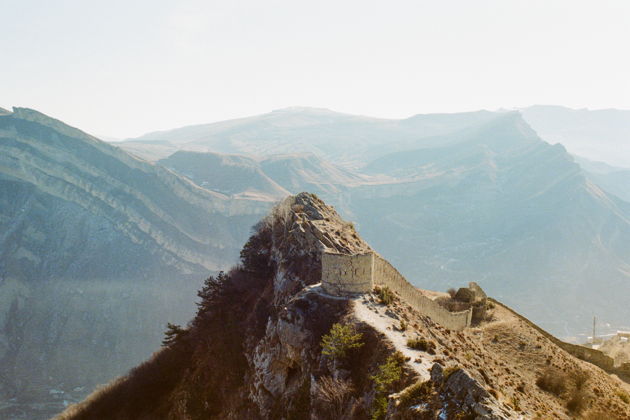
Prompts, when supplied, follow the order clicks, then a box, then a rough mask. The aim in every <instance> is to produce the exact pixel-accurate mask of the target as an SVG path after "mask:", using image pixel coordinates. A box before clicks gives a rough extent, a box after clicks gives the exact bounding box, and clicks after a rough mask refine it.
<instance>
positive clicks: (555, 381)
mask: <svg viewBox="0 0 630 420" xmlns="http://www.w3.org/2000/svg"><path fill="white" fill-rule="evenodd" d="M567 382H568V378H567V374H566V373H564V372H562V371H560V370H558V369H552V368H547V369H545V370H544V371H543V373H542V374H541V375H540V376H539V377H538V379H536V385H538V387H539V388H540V389H542V390H543V391H547V392H550V393H552V394H554V395H556V396H560V395H561V394H562V393H563V392H564V391H566V389H567Z"/></svg>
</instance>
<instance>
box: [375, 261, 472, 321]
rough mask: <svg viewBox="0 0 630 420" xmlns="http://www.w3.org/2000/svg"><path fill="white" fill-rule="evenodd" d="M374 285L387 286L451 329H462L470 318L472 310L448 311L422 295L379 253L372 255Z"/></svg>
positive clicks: (418, 309) (415, 307) (421, 311)
mask: <svg viewBox="0 0 630 420" xmlns="http://www.w3.org/2000/svg"><path fill="white" fill-rule="evenodd" d="M373 283H374V286H381V287H385V286H386V287H389V288H390V289H391V290H393V291H395V292H397V293H398V294H399V295H400V297H401V298H402V300H403V301H405V302H406V303H407V304H409V305H410V306H411V307H412V308H414V309H416V310H417V311H418V312H420V313H421V314H423V315H427V316H428V317H429V318H431V319H432V320H433V321H435V322H437V323H438V324H440V325H442V326H444V327H446V328H448V329H451V330H463V329H464V328H466V327H468V326H469V325H470V323H471V320H472V310H470V309H468V310H466V311H463V312H450V311H448V310H447V309H445V308H443V307H442V306H440V305H439V304H438V303H436V302H434V301H433V300H431V299H430V298H428V297H426V296H424V295H423V294H422V292H420V291H419V290H418V289H417V288H415V287H414V286H412V285H411V284H410V283H409V282H408V281H407V280H406V279H405V278H404V277H403V275H402V274H400V273H399V272H398V270H396V269H395V268H394V267H393V266H392V265H391V264H390V263H389V262H388V261H387V260H385V259H383V258H382V257H381V256H379V255H376V254H375V255H374V263H373Z"/></svg>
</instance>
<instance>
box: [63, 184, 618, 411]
mask: <svg viewBox="0 0 630 420" xmlns="http://www.w3.org/2000/svg"><path fill="white" fill-rule="evenodd" d="M323 255H336V256H337V257H339V258H340V259H339V260H335V261H341V260H343V258H349V259H351V260H352V258H353V257H358V256H364V255H370V256H372V257H371V259H370V261H375V260H376V256H377V255H378V254H376V253H375V251H374V250H373V249H372V248H371V247H370V246H369V245H368V244H367V243H366V242H365V241H363V240H362V239H361V237H360V236H359V235H358V233H357V232H356V231H355V229H354V227H353V225H352V224H351V223H348V222H345V221H344V220H342V219H341V218H340V217H339V215H338V214H337V213H336V212H335V210H334V209H333V208H332V207H330V206H328V205H326V204H325V203H324V202H322V201H321V200H320V199H319V198H317V197H316V196H314V195H311V194H307V193H301V194H298V195H296V196H291V197H289V198H287V199H286V200H284V201H283V202H282V203H281V204H279V205H278V206H276V207H275V209H274V210H273V211H272V212H271V213H270V214H269V215H268V216H267V217H266V218H264V219H263V220H262V221H261V222H259V223H258V224H257V225H256V229H255V232H254V234H253V235H252V236H251V237H250V239H249V240H248V241H247V243H246V244H245V246H244V247H243V249H242V251H241V254H240V260H241V261H240V264H239V265H237V266H235V267H234V268H232V269H231V270H230V271H228V272H225V273H223V272H222V273H220V274H219V275H217V276H213V277H210V278H208V279H207V280H206V282H205V283H204V286H203V288H202V289H201V290H200V291H199V297H200V301H199V303H198V305H197V313H196V315H195V317H194V318H193V320H192V321H191V322H190V323H189V324H188V325H187V326H185V327H181V326H178V325H171V326H170V328H169V330H168V331H167V333H166V336H165V338H164V341H163V346H162V348H161V349H159V350H158V351H156V353H155V354H154V355H153V356H152V358H151V359H149V360H147V361H146V362H145V363H143V364H141V365H139V366H137V367H136V368H134V369H132V370H131V371H130V372H129V373H128V374H127V375H125V376H122V377H120V378H119V379H117V380H115V381H113V382H112V383H110V384H109V385H107V386H106V387H103V388H101V389H100V390H98V391H97V392H95V393H94V394H92V395H91V396H90V397H88V399H87V400H85V401H84V402H82V403H79V404H76V405H72V406H70V407H69V408H68V409H67V410H66V411H65V412H64V413H62V414H60V415H59V416H58V417H57V419H59V420H70V419H72V420H79V419H168V418H172V419H206V418H217V419H366V418H372V419H455V418H457V419H523V418H528V419H550V418H558V419H569V418H573V417H576V416H578V415H584V416H590V417H588V418H603V417H598V416H602V415H606V416H607V417H606V418H615V417H616V418H620V419H621V418H628V416H630V405H629V404H628V403H627V402H626V401H627V399H628V389H627V384H626V383H624V382H622V381H621V380H620V379H618V378H616V377H612V376H610V375H609V373H607V372H606V371H604V370H603V369H601V368H600V367H598V366H596V365H595V364H592V363H589V362H587V361H584V360H579V359H578V358H576V357H575V356H573V355H572V351H573V350H571V348H569V347H566V348H565V347H561V346H562V343H561V342H559V341H558V340H555V339H553V337H551V336H549V335H548V334H546V333H545V332H544V331H542V330H540V329H539V328H538V327H536V326H535V325H533V324H532V323H531V322H529V321H528V320H527V319H525V318H523V317H521V316H520V315H518V314H517V313H515V312H513V311H511V310H510V309H509V308H507V307H506V306H504V305H502V304H500V303H499V302H497V301H495V300H493V299H491V298H489V297H487V296H485V294H484V293H483V291H482V290H481V288H480V287H479V286H477V285H475V284H471V285H469V286H468V287H462V288H461V289H460V290H459V291H453V292H452V293H450V294H446V293H438V292H432V291H429V290H422V289H415V292H414V293H417V294H419V295H422V297H423V298H424V299H427V300H430V301H431V302H433V303H435V304H437V305H439V306H440V307H441V308H443V309H444V310H446V311H448V312H451V313H453V314H459V313H462V312H466V311H471V313H472V318H470V319H469V321H470V324H469V325H466V326H465V327H464V328H460V329H457V330H455V329H450V328H447V327H445V326H444V325H442V324H441V323H440V322H439V321H437V320H436V319H435V317H432V316H431V314H429V312H427V311H426V310H425V309H424V307H422V306H421V305H418V304H416V303H414V302H412V301H411V300H410V298H409V294H404V293H399V292H398V291H397V287H398V286H395V283H393V282H391V283H379V284H380V285H377V286H376V287H374V288H373V289H371V290H367V291H364V292H362V293H339V292H342V290H338V291H331V289H329V288H327V287H325V283H326V282H330V281H334V279H335V277H334V276H333V275H331V274H330V270H328V271H327V272H328V274H325V273H324V271H326V270H327V264H328V263H327V262H326V261H324V259H323V258H322V256H323ZM352 261H353V260H352ZM370 264H371V265H369V264H368V265H364V266H352V267H345V268H343V269H341V270H340V271H338V275H339V276H344V278H346V279H350V278H355V277H356V278H357V280H361V278H362V277H363V276H365V275H366V273H370V274H369V275H370V276H371V277H370V278H371V279H372V281H373V282H377V280H376V279H377V278H378V275H379V274H378V273H380V272H381V271H379V270H377V264H376V263H374V262H372V263H370ZM370 270H371V271H370ZM322 280H324V284H322ZM403 281H404V278H402V279H401V280H400V282H401V283H400V284H401V285H402V284H404V283H402V282H403ZM339 284H342V283H339ZM344 284H346V285H347V282H346V283H344ZM386 284H390V285H391V286H392V287H389V286H387V285H386ZM343 287H346V286H343ZM400 290H403V289H402V286H401V288H400ZM467 319H468V318H467ZM581 357H582V358H583V359H588V358H589V357H590V356H589V354H587V353H585V354H582V355H581ZM592 361H593V362H595V360H592ZM602 413H604V414H602Z"/></svg>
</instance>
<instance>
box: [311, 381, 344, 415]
mask: <svg viewBox="0 0 630 420" xmlns="http://www.w3.org/2000/svg"><path fill="white" fill-rule="evenodd" d="M352 392H353V388H352V384H351V383H350V381H346V380H343V379H335V378H332V377H330V376H322V377H321V378H320V379H319V381H317V383H316V386H315V398H316V400H317V401H318V402H319V403H320V404H321V405H322V406H323V408H324V412H325V413H326V414H327V417H328V418H330V419H338V418H340V417H342V415H343V412H344V408H345V407H346V405H347V403H348V401H349V399H350V396H351V394H352Z"/></svg>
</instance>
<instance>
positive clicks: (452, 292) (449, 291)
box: [446, 287, 457, 299]
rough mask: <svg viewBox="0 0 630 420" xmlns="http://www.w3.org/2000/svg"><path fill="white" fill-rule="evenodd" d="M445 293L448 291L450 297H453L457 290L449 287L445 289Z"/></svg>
mask: <svg viewBox="0 0 630 420" xmlns="http://www.w3.org/2000/svg"><path fill="white" fill-rule="evenodd" d="M446 293H448V295H449V296H450V297H451V299H453V298H455V295H456V294H457V290H455V289H453V288H452V287H451V288H450V289H448V290H447V291H446Z"/></svg>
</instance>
